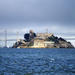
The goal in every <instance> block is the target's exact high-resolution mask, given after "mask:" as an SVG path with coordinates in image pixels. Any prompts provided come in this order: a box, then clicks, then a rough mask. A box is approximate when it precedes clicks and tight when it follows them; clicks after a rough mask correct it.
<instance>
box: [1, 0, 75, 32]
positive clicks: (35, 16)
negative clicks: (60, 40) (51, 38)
mask: <svg viewBox="0 0 75 75" xmlns="http://www.w3.org/2000/svg"><path fill="white" fill-rule="evenodd" d="M74 28H75V0H0V30H4V29H7V30H8V31H9V32H16V31H20V32H24V31H28V30H29V29H33V30H34V31H35V32H45V30H46V29H48V30H49V32H57V33H58V32H62V33H66V32H67V33H68V32H71V33H75V29H74Z"/></svg>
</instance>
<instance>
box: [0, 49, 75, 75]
mask: <svg viewBox="0 0 75 75" xmlns="http://www.w3.org/2000/svg"><path fill="white" fill-rule="evenodd" d="M0 75H75V49H57V48H56V49H42V48H41V49H12V48H0Z"/></svg>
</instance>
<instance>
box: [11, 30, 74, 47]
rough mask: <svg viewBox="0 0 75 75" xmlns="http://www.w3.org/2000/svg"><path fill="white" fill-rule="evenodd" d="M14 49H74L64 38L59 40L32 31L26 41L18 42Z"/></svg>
mask: <svg viewBox="0 0 75 75" xmlns="http://www.w3.org/2000/svg"><path fill="white" fill-rule="evenodd" d="M12 48H74V46H73V45H72V44H71V43H70V42H67V41H66V40H65V39H63V38H61V37H60V38H58V37H56V36H54V35H53V34H52V33H37V34H36V33H35V32H33V30H30V32H29V33H26V34H24V40H22V39H20V40H18V41H17V42H16V43H15V44H14V45H13V47H12Z"/></svg>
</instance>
